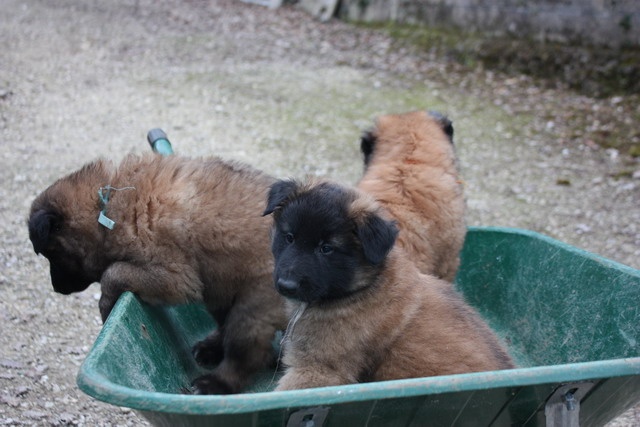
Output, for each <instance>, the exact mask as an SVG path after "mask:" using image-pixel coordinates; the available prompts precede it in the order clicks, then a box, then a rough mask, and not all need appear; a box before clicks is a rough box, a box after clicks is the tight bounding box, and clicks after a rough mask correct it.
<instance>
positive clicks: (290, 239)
mask: <svg viewBox="0 0 640 427" xmlns="http://www.w3.org/2000/svg"><path fill="white" fill-rule="evenodd" d="M284 240H285V241H286V242H287V243H289V244H291V243H293V241H294V238H293V234H291V233H287V234H285V235H284Z"/></svg>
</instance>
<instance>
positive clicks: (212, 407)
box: [77, 226, 640, 415]
mask: <svg viewBox="0 0 640 427" xmlns="http://www.w3.org/2000/svg"><path fill="white" fill-rule="evenodd" d="M469 231H482V232H495V233H504V234H511V235H514V234H515V235H521V236H526V237H531V238H534V239H538V240H544V241H547V242H549V243H551V244H553V245H556V246H560V247H562V248H564V249H566V250H568V251H570V252H573V253H575V254H577V255H580V256H583V257H586V258H590V259H593V260H595V261H597V262H599V263H602V264H603V265H606V266H609V267H611V268H615V269H618V270H621V271H623V272H624V273H626V274H629V275H632V276H635V277H640V271H639V270H635V269H633V268H631V267H628V266H625V265H623V264H620V263H617V262H615V261H612V260H608V259H606V258H603V257H601V256H599V255H595V254H593V253H590V252H587V251H584V250H582V249H579V248H576V247H575V246H571V245H569V244H566V243H563V242H560V241H558V240H555V239H553V238H551V237H548V236H545V235H542V234H540V233H537V232H535V231H530V230H524V229H518V228H509V227H491V226H489V227H487V226H482V227H469ZM110 333H111V328H110V327H109V324H108V322H107V324H105V327H104V328H103V329H102V331H101V332H100V334H99V336H98V338H97V339H96V342H95V344H94V347H93V349H92V350H91V352H90V353H89V355H88V356H87V358H86V359H85V361H84V362H83V364H82V366H81V367H80V370H79V372H78V376H77V384H78V387H79V388H80V389H81V390H82V391H83V392H84V393H86V394H88V395H89V396H92V397H94V398H96V399H98V400H101V401H104V402H107V403H110V404H113V405H117V406H124V407H129V408H132V409H136V410H143V411H145V410H146V411H157V412H166V413H180V414H194V415H215V414H240V413H248V412H256V411H264V410H273V409H282V408H295V407H310V406H320V405H331V404H339V403H349V402H358V401H367V400H382V399H389V398H402V397H412V396H420V395H425V396H426V395H435V394H443V393H453V392H459V391H473V390H478V389H484V390H488V389H498V388H508V387H514V388H519V387H523V386H531V385H542V384H563V383H569V382H574V381H587V380H597V379H601V378H611V377H623V376H635V375H640V357H634V358H623V359H611V360H602V361H595V362H583V363H571V364H562V365H548V366H538V367H530V368H517V369H512V370H504V371H491V372H478V373H469V374H458V375H446V376H439V377H426V378H413V379H406V380H394V381H385V382H373V383H364V384H351V385H343V386H332V387H322V388H314V389H304V390H293V391H280V392H275V391H269V392H260V393H245V394H234V395H207V396H201V395H189V394H177V393H176V394H173V393H163V392H150V391H145V390H138V389H132V388H129V387H125V386H122V385H119V384H116V383H114V382H112V381H110V380H109V378H106V377H105V376H104V375H102V374H101V373H100V372H99V370H98V369H96V363H97V360H96V359H97V356H96V354H98V353H99V350H100V347H101V346H102V345H103V344H104V343H105V342H107V341H108V335H109V334H110Z"/></svg>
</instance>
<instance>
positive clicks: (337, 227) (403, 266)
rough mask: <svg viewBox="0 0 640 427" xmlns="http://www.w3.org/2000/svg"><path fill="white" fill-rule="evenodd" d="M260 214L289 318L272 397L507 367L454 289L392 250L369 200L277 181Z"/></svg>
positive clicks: (336, 189)
mask: <svg viewBox="0 0 640 427" xmlns="http://www.w3.org/2000/svg"><path fill="white" fill-rule="evenodd" d="M264 214H266V215H268V214H273V217H274V226H273V235H272V252H273V254H274V257H275V271H274V279H275V285H276V288H277V289H278V292H280V293H281V294H282V295H283V296H285V297H286V298H287V301H288V307H289V311H290V317H291V321H290V324H289V327H288V329H287V331H286V334H285V339H284V342H283V345H284V356H283V362H284V365H285V367H286V371H285V375H284V376H283V377H282V378H281V380H280V381H279V383H278V386H277V388H276V390H292V389H301V388H311V387H323V386H332V385H341V384H351V383H358V382H369V381H383V380H392V379H401V378H413V377H425V376H435V375H447V374H459V373H464V372H476V371H489V370H499V369H508V368H512V367H514V364H513V362H512V361H511V358H510V357H509V355H508V354H507V352H506V351H505V350H504V349H503V347H502V346H501V344H500V342H499V340H498V339H497V337H496V336H495V335H494V333H493V332H492V331H491V330H490V329H489V327H488V326H487V325H486V324H485V323H484V321H483V320H482V319H481V318H480V316H479V315H478V314H477V313H476V312H475V311H474V310H473V309H472V308H471V307H470V306H469V305H467V304H466V303H465V301H464V300H463V299H462V297H461V296H460V295H459V294H458V293H457V292H456V291H455V290H454V289H453V287H452V286H451V285H450V284H449V283H447V282H445V281H442V280H440V279H437V278H436V277H434V276H430V275H424V274H421V273H420V272H419V270H418V269H417V267H416V265H415V264H414V263H413V262H412V260H410V259H408V257H407V256H406V254H405V253H404V251H403V249H402V248H401V247H400V246H397V245H395V246H394V244H395V241H396V237H397V234H398V230H397V228H396V226H395V223H394V222H393V221H389V220H387V219H385V217H384V214H383V211H382V208H381V207H380V206H379V205H378V204H377V203H376V202H375V201H374V200H373V199H372V198H371V197H370V196H369V195H367V194H365V193H363V192H361V191H359V190H356V189H351V188H347V187H343V186H340V185H338V184H334V183H330V182H320V183H314V182H307V183H299V182H296V181H278V182H277V183H275V184H274V185H273V186H272V187H271V190H270V192H269V196H268V202H267V209H266V211H265V212H264Z"/></svg>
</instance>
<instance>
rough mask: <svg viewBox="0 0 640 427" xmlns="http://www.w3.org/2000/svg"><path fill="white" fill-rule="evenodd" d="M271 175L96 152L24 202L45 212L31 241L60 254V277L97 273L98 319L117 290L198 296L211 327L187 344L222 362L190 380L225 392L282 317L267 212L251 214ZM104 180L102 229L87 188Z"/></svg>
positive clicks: (240, 382)
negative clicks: (214, 327) (116, 160)
mask: <svg viewBox="0 0 640 427" xmlns="http://www.w3.org/2000/svg"><path fill="white" fill-rule="evenodd" d="M273 181H274V180H273V178H271V177H270V176H268V175H266V174H264V173H262V172H259V171H257V170H255V169H253V168H251V167H249V166H247V165H243V164H240V163H237V162H225V161H222V160H220V159H217V158H208V159H188V158H184V157H180V156H177V155H176V156H169V157H166V158H163V157H160V156H158V155H153V154H149V155H145V156H142V157H138V156H134V155H130V156H128V157H126V158H125V159H124V160H123V162H122V163H121V164H120V165H119V166H115V165H114V164H112V163H111V162H108V161H105V160H98V161H96V162H93V163H91V164H88V165H87V166H85V167H84V168H82V169H81V170H79V171H78V172H75V173H73V174H71V175H69V176H67V177H64V178H62V179H60V180H58V181H57V182H56V183H54V184H53V185H52V186H51V187H49V188H48V189H47V190H45V191H44V192H43V193H42V194H41V195H40V196H38V198H37V199H36V200H35V201H34V202H33V205H32V209H31V216H32V217H34V216H35V215H38V214H40V215H41V214H42V212H46V213H47V215H51V216H52V217H54V218H56V219H55V220H53V224H52V226H51V230H50V234H49V236H48V237H47V239H48V240H47V241H46V245H45V246H44V248H45V249H43V250H42V252H43V253H44V254H45V256H47V258H49V259H50V262H52V263H54V262H60V263H61V265H64V268H65V270H66V271H67V272H68V273H69V281H72V280H73V277H74V275H75V274H80V275H81V276H82V277H84V278H86V279H87V280H88V281H89V283H90V282H91V281H98V282H100V285H101V290H102V296H101V298H100V303H99V306H100V312H101V314H102V317H103V319H106V317H107V316H108V315H109V313H110V311H111V309H112V308H113V306H114V304H115V302H116V300H117V299H118V297H119V296H120V295H121V294H122V293H123V292H124V291H132V292H134V293H135V294H137V295H138V296H140V298H142V299H143V300H144V301H146V302H148V303H152V304H183V303H189V302H204V303H205V305H206V306H207V308H208V310H209V311H210V312H211V314H212V315H213V317H214V318H215V319H216V320H217V321H218V323H219V325H220V329H219V330H218V331H216V332H214V333H213V334H212V336H210V337H209V338H207V340H205V341H203V344H202V345H201V346H200V347H199V348H198V347H197V351H196V353H197V352H198V351H200V352H201V354H200V357H201V358H202V359H203V361H204V362H207V359H211V358H213V359H216V358H217V359H222V362H221V363H220V365H219V366H218V367H217V368H216V370H215V371H214V374H215V375H216V376H217V378H215V379H213V380H212V378H209V379H210V380H212V381H213V383H212V382H211V381H210V382H209V383H207V382H206V381H205V382H203V383H201V384H200V386H201V390H199V392H236V391H238V390H240V389H241V388H242V387H243V386H245V385H246V384H247V381H248V380H249V378H250V376H251V374H252V373H254V372H255V371H257V370H259V369H263V368H265V367H266V366H267V365H268V364H269V363H271V362H272V361H273V358H274V355H273V351H272V346H271V340H272V338H273V336H274V332H275V330H276V329H283V328H284V327H285V326H286V315H285V312H284V304H283V302H282V299H281V297H280V296H279V295H278V294H277V293H276V292H275V290H274V289H273V279H272V270H273V259H272V256H271V252H270V249H269V230H270V221H269V219H267V218H263V217H261V216H260V212H261V210H262V209H264V204H265V194H266V192H267V189H268V188H269V185H270V184H271V183H272V182H273ZM107 185H109V186H112V187H114V188H115V189H114V190H112V191H111V193H110V199H109V201H108V203H107V206H106V215H107V216H108V217H109V218H111V219H112V220H114V221H115V227H114V228H113V230H109V229H107V228H105V227H103V226H102V225H100V224H98V222H97V218H98V214H99V212H100V210H101V208H102V206H101V203H100V200H99V198H98V189H99V188H100V187H105V186H107ZM30 227H31V225H30ZM33 233H34V235H37V232H36V231H34V232H33ZM34 246H35V244H34ZM65 259H75V260H77V261H76V263H75V264H73V265H71V264H68V263H67V261H65ZM52 260H53V261H52ZM52 279H53V270H52ZM54 286H55V283H54ZM86 286H87V285H84V287H86ZM84 287H79V288H77V289H70V290H67V292H63V293H69V292H78V291H82V290H83V289H84ZM207 352H209V353H211V354H207ZM196 356H198V354H196ZM219 361H220V360H211V362H213V363H217V362H219ZM215 383H220V384H217V385H216V384H215ZM196 387H198V384H196ZM218 389H220V390H218Z"/></svg>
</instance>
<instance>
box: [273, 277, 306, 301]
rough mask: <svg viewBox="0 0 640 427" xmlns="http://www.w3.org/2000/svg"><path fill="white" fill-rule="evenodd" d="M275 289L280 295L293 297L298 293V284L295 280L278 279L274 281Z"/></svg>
mask: <svg viewBox="0 0 640 427" xmlns="http://www.w3.org/2000/svg"><path fill="white" fill-rule="evenodd" d="M276 289H277V290H278V292H279V293H280V294H281V295H282V296H285V297H288V298H295V297H296V296H297V295H298V290H299V289H300V284H299V283H298V282H296V281H295V280H289V279H278V281H277V282H276Z"/></svg>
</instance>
